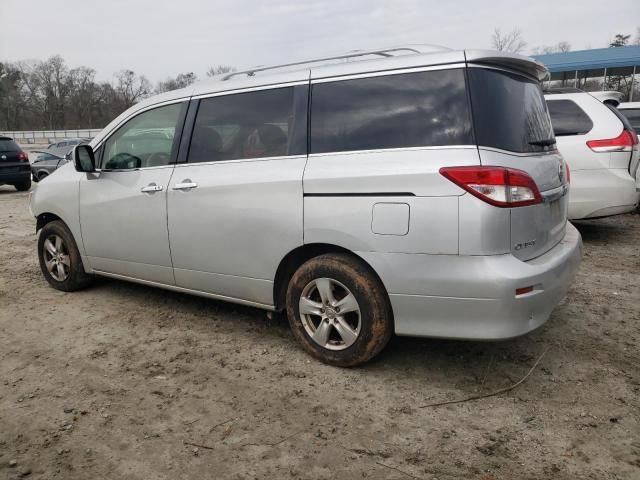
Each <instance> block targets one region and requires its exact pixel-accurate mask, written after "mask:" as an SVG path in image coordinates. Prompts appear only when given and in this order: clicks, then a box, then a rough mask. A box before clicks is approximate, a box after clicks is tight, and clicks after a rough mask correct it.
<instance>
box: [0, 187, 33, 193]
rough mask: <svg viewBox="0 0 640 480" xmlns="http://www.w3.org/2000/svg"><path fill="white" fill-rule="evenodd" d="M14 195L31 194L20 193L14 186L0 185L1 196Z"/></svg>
mask: <svg viewBox="0 0 640 480" xmlns="http://www.w3.org/2000/svg"><path fill="white" fill-rule="evenodd" d="M12 193H14V194H21V195H25V194H27V193H29V192H28V191H27V192H19V191H18V190H16V189H15V187H14V186H13V185H0V195H10V194H12Z"/></svg>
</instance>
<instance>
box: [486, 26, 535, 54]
mask: <svg viewBox="0 0 640 480" xmlns="http://www.w3.org/2000/svg"><path fill="white" fill-rule="evenodd" d="M491 44H492V45H493V48H495V49H496V50H498V51H500V52H513V53H520V52H522V51H523V50H524V47H526V46H527V42H525V41H524V40H523V38H522V32H521V31H520V29H519V28H514V29H513V30H511V31H510V32H508V33H505V34H503V33H502V31H501V30H500V29H499V28H496V29H495V30H494V31H493V35H492V37H491Z"/></svg>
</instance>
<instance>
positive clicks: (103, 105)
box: [0, 28, 640, 131]
mask: <svg viewBox="0 0 640 480" xmlns="http://www.w3.org/2000/svg"><path fill="white" fill-rule="evenodd" d="M631 42H632V40H631V35H625V34H617V35H616V36H615V37H614V39H613V40H612V41H611V42H610V44H609V47H613V48H615V47H622V46H625V45H628V44H629V43H631ZM633 43H635V44H637V45H640V28H638V32H637V34H636V38H635V39H634V40H633ZM491 44H492V46H493V48H494V49H496V50H500V51H508V52H515V53H522V52H523V51H524V50H525V48H526V47H527V42H526V41H525V40H524V38H523V35H522V31H521V30H520V29H518V28H515V29H513V30H511V31H508V32H506V33H503V32H502V31H501V30H500V29H499V28H496V29H495V30H494V32H493V35H492V37H491ZM570 50H571V45H570V44H569V42H566V41H562V42H559V43H557V44H554V45H545V46H538V47H535V48H533V49H531V53H532V54H533V55H538V54H544V53H556V52H568V51H570ZM234 70H235V69H234V67H232V66H229V65H218V66H214V67H211V68H210V69H209V70H208V71H207V72H206V75H207V77H213V76H216V75H222V74H225V73H228V72H231V71H234ZM197 80H198V78H197V76H196V75H195V74H194V73H193V72H186V73H181V74H179V75H177V76H175V77H170V78H166V79H165V80H162V81H160V82H158V83H157V84H156V85H155V86H154V85H153V84H152V83H151V82H150V81H149V80H148V79H147V78H146V77H145V76H144V75H140V74H138V73H136V72H134V71H133V70H121V71H119V72H117V73H116V74H115V75H114V77H113V80H112V81H98V80H96V71H95V70H94V69H92V68H89V67H84V66H82V67H77V68H70V67H69V66H68V65H67V64H66V62H65V60H64V59H63V58H62V57H61V56H59V55H56V56H53V57H51V58H49V59H47V60H44V61H39V62H15V63H9V62H4V63H3V62H0V131H12V130H62V129H85V128H102V127H104V126H105V125H106V124H107V123H109V122H110V121H111V120H112V119H113V118H115V117H116V116H117V115H119V114H120V113H121V112H123V111H124V110H126V109H127V108H129V107H130V106H132V105H133V104H135V103H136V102H138V101H140V100H141V99H143V98H145V97H147V96H149V95H151V94H154V93H162V92H166V91H169V90H175V89H178V88H183V87H186V86H188V85H190V84H192V83H194V82H195V81H197ZM636 83H637V82H636ZM601 85H602V82H601V81H599V80H593V79H592V80H589V81H587V80H586V79H585V81H584V83H582V84H581V85H580V87H581V88H587V89H588V88H598V87H599V86H601ZM606 88H609V89H614V90H618V91H621V92H623V93H626V94H628V91H629V88H630V76H628V75H627V76H623V75H614V76H610V77H609V78H608V79H607V85H606Z"/></svg>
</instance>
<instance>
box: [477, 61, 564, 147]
mask: <svg viewBox="0 0 640 480" xmlns="http://www.w3.org/2000/svg"><path fill="white" fill-rule="evenodd" d="M468 72H469V86H470V91H471V105H472V108H473V124H474V131H475V134H476V140H477V142H478V145H481V146H484V147H494V148H499V149H502V150H507V151H511V152H519V153H533V152H544V151H548V150H551V149H553V148H555V147H553V146H552V145H553V144H554V143H555V137H554V135H553V129H552V127H551V121H550V120H549V114H548V112H547V104H546V102H545V101H544V97H543V95H542V89H541V88H540V83H539V82H537V81H535V80H531V79H529V78H527V77H524V76H521V75H517V74H514V73H509V72H504V71H501V70H489V69H485V68H469V69H468Z"/></svg>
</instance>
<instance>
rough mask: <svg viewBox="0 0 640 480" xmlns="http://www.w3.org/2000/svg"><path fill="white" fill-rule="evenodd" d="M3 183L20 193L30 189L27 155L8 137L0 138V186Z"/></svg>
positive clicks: (29, 169)
mask: <svg viewBox="0 0 640 480" xmlns="http://www.w3.org/2000/svg"><path fill="white" fill-rule="evenodd" d="M5 183H8V184H10V185H13V186H14V187H16V189H17V190H19V191H21V192H23V191H26V190H29V189H30V188H31V166H30V165H29V155H27V152H25V151H24V150H22V148H20V146H19V145H18V144H17V143H16V142H14V141H13V138H10V137H0V185H4V184H5Z"/></svg>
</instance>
